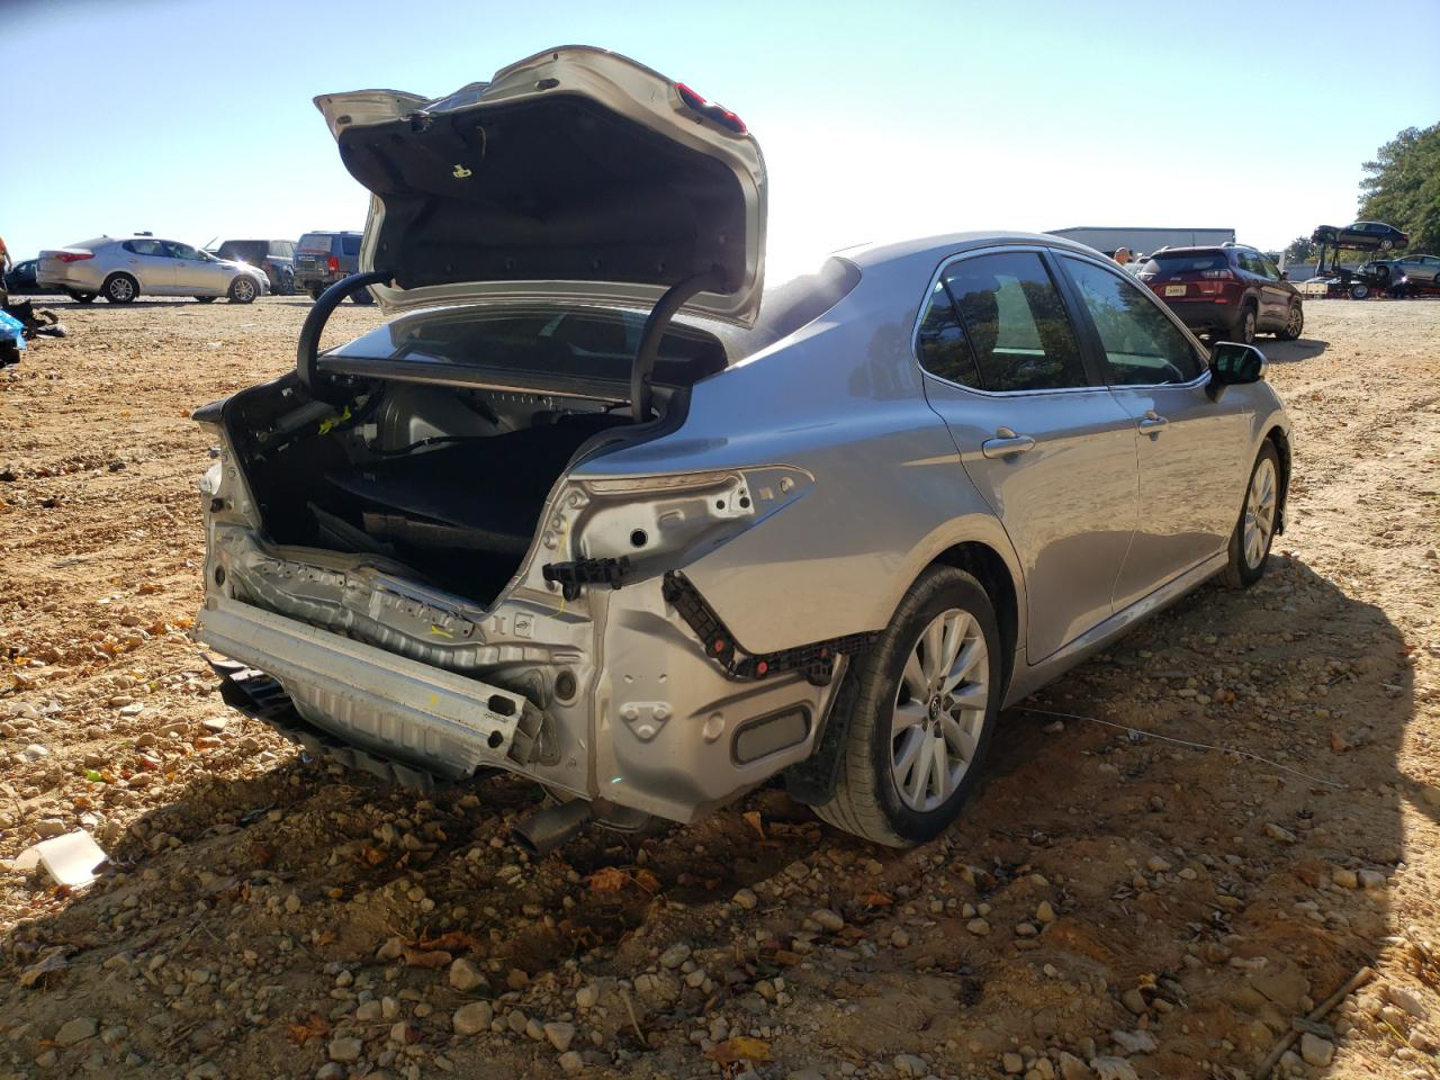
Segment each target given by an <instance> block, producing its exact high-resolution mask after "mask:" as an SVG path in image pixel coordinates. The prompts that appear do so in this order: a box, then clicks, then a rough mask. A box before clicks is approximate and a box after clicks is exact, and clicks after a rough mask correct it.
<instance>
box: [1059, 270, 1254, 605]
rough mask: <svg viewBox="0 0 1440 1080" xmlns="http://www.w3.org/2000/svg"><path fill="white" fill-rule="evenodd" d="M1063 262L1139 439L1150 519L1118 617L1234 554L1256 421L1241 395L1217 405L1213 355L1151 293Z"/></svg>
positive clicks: (1128, 572)
mask: <svg viewBox="0 0 1440 1080" xmlns="http://www.w3.org/2000/svg"><path fill="white" fill-rule="evenodd" d="M1060 263H1061V265H1062V266H1063V267H1064V268H1065V272H1066V275H1067V276H1068V278H1069V279H1070V281H1071V283H1072V284H1073V285H1074V291H1075V294H1076V296H1077V298H1078V306H1079V307H1081V308H1082V309H1083V310H1084V311H1085V313H1086V315H1087V316H1088V317H1089V322H1090V325H1089V326H1088V327H1087V328H1086V330H1087V332H1086V336H1087V338H1089V340H1090V342H1091V346H1092V348H1093V349H1094V351H1095V352H1096V353H1097V354H1098V355H1099V356H1100V357H1101V358H1102V363H1103V368H1104V373H1105V379H1106V381H1107V382H1108V383H1109V384H1110V387H1111V391H1112V393H1113V394H1114V397H1115V400H1116V401H1117V402H1118V403H1119V405H1120V406H1121V407H1122V408H1123V409H1124V410H1125V412H1126V413H1127V415H1129V416H1130V417H1131V423H1132V425H1133V426H1134V430H1135V432H1136V440H1137V444H1136V450H1137V455H1138V458H1139V469H1140V513H1139V522H1138V525H1137V527H1136V530H1135V538H1134V540H1133V541H1132V543H1131V545H1130V552H1129V554H1128V555H1127V556H1126V558H1125V563H1124V566H1123V568H1122V570H1121V572H1120V575H1119V577H1118V578H1117V579H1116V582H1115V595H1114V600H1115V609H1116V610H1117V611H1118V610H1120V609H1121V608H1124V607H1127V606H1128V605H1130V604H1132V603H1134V602H1135V601H1136V600H1139V599H1140V598H1142V597H1143V596H1145V595H1146V594H1147V593H1149V592H1151V591H1153V590H1154V589H1156V588H1157V587H1159V586H1160V585H1163V584H1165V583H1166V582H1168V581H1170V580H1172V579H1173V578H1175V577H1177V576H1178V575H1180V574H1182V573H1184V572H1185V571H1186V570H1189V569H1190V568H1191V567H1193V566H1196V565H1197V564H1199V563H1201V562H1204V561H1205V560H1206V559H1207V558H1209V557H1210V556H1212V555H1216V554H1219V553H1221V552H1223V551H1224V550H1225V547H1226V544H1227V543H1228V542H1229V539H1230V532H1231V530H1233V529H1234V528H1235V522H1236V520H1237V518H1238V517H1239V513H1240V501H1241V496H1242V494H1243V493H1244V483H1245V479H1246V478H1247V476H1248V474H1247V472H1246V470H1247V468H1248V465H1249V462H1248V461H1246V460H1244V459H1245V456H1246V454H1247V453H1248V451H1247V449H1246V448H1247V447H1248V446H1249V445H1250V439H1249V423H1250V420H1249V415H1248V413H1247V411H1246V409H1245V407H1244V406H1243V404H1242V403H1241V402H1240V401H1239V400H1238V395H1231V400H1230V401H1229V402H1228V403H1227V401H1226V400H1225V399H1224V398H1222V399H1221V400H1220V401H1219V402H1214V401H1211V400H1210V397H1209V395H1208V394H1207V393H1206V390H1205V388H1206V384H1207V383H1208V382H1209V379H1208V373H1207V361H1206V358H1205V357H1204V355H1203V354H1202V352H1201V351H1200V349H1199V348H1198V347H1197V346H1196V345H1195V344H1194V343H1193V342H1192V340H1191V339H1190V338H1189V336H1188V335H1186V334H1185V333H1184V332H1183V331H1182V330H1181V329H1180V327H1179V326H1178V325H1176V322H1175V320H1174V319H1173V318H1172V317H1171V316H1170V314H1169V313H1168V312H1167V311H1166V310H1165V309H1164V308H1162V307H1161V306H1160V304H1159V303H1157V302H1156V301H1155V299H1154V297H1153V296H1152V295H1151V293H1150V292H1149V290H1147V289H1143V288H1140V287H1138V286H1137V285H1135V284H1134V282H1132V281H1130V280H1128V278H1127V277H1126V275H1124V274H1120V273H1117V272H1116V271H1114V270H1112V269H1110V268H1109V267H1107V266H1104V265H1102V264H1101V263H1099V262H1096V261H1094V260H1090V259H1085V258H1081V257H1078V256H1071V255H1065V256H1062V257H1061V259H1060Z"/></svg>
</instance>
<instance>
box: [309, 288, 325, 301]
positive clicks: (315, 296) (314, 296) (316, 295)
mask: <svg viewBox="0 0 1440 1080" xmlns="http://www.w3.org/2000/svg"><path fill="white" fill-rule="evenodd" d="M305 291H306V292H308V293H309V294H310V299H311V300H319V299H320V295H321V294H322V293H323V292H324V291H325V286H324V285H311V286H309V287H308V288H307V289H306V290H305Z"/></svg>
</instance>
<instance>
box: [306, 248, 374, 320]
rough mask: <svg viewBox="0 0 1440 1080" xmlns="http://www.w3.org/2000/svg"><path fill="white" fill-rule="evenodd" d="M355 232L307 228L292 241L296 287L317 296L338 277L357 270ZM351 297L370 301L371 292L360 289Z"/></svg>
mask: <svg viewBox="0 0 1440 1080" xmlns="http://www.w3.org/2000/svg"><path fill="white" fill-rule="evenodd" d="M360 240H361V234H360V233H358V232H308V233H306V234H305V235H304V236H302V237H301V238H300V242H299V243H298V244H296V245H295V287H296V288H297V289H300V290H301V291H303V292H308V293H309V294H310V295H311V297H313V298H314V299H316V300H318V299H320V294H321V293H322V292H324V291H325V290H326V289H328V288H329V287H330V286H331V285H334V284H335V283H336V282H337V281H339V280H340V279H341V278H344V277H349V276H350V275H351V274H355V273H359V271H360ZM351 299H352V300H354V301H355V303H357V304H368V303H370V302H371V299H370V292H369V290H367V289H361V290H360V291H359V292H356V293H353V294H352V295H351Z"/></svg>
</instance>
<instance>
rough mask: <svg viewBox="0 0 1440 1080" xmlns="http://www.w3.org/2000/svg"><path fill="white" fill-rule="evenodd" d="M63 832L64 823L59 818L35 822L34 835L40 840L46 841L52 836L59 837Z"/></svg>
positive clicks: (42, 819)
mask: <svg viewBox="0 0 1440 1080" xmlns="http://www.w3.org/2000/svg"><path fill="white" fill-rule="evenodd" d="M64 831H65V823H64V822H63V821H61V820H60V819H59V818H41V819H40V820H39V821H37V822H35V835H36V836H39V837H40V838H41V839H42V840H48V839H49V838H50V837H52V836H59V835H60V834H61V833H63V832H64Z"/></svg>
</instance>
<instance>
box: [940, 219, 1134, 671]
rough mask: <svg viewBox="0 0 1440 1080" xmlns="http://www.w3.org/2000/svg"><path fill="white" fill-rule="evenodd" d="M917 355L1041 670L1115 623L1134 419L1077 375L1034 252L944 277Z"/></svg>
mask: <svg viewBox="0 0 1440 1080" xmlns="http://www.w3.org/2000/svg"><path fill="white" fill-rule="evenodd" d="M917 349H918V351H919V355H920V360H921V364H922V365H923V366H924V368H925V370H926V372H927V374H928V375H929V376H930V377H928V378H926V380H925V393H926V396H927V397H928V398H929V401H930V404H931V406H932V407H933V408H934V409H935V411H936V412H938V413H939V414H940V416H941V417H942V418H943V419H944V420H945V422H946V424H947V425H948V426H949V428H950V434H951V436H952V437H953V438H954V440H955V445H956V448H957V449H958V450H959V451H960V460H961V462H962V463H963V466H964V468H965V471H966V473H967V474H968V475H969V479H970V481H971V482H972V483H974V485H975V487H976V488H977V489H978V490H979V491H980V493H981V494H982V495H983V496H984V498H985V499H986V501H987V502H988V503H989V504H990V507H991V508H992V509H993V510H994V512H995V514H996V515H997V516H998V517H999V518H1000V520H1001V521H1002V522H1003V523H1004V526H1005V530H1006V532H1007V533H1008V534H1009V537H1010V541H1011V543H1012V544H1013V545H1014V547H1015V551H1016V553H1017V554H1018V555H1019V557H1020V561H1021V565H1022V567H1023V569H1024V573H1025V592H1026V614H1027V626H1028V630H1027V632H1026V640H1025V650H1026V659H1027V660H1028V662H1029V663H1032V664H1033V663H1038V662H1039V661H1041V660H1043V659H1044V658H1045V657H1047V656H1049V655H1050V654H1051V653H1053V652H1055V651H1056V650H1057V649H1059V648H1061V647H1062V646H1064V645H1065V644H1067V643H1068V642H1070V641H1073V640H1074V639H1075V638H1077V637H1079V636H1080V635H1081V634H1083V633H1085V631H1087V630H1089V629H1091V628H1092V627H1094V626H1095V625H1096V624H1097V623H1099V622H1102V621H1103V620H1104V619H1106V618H1108V617H1109V616H1110V614H1111V610H1112V608H1111V596H1112V593H1113V586H1114V583H1115V577H1116V575H1117V574H1118V573H1119V571H1120V567H1121V565H1122V564H1123V561H1124V558H1125V552H1126V550H1127V549H1128V548H1129V546H1130V539H1131V537H1132V535H1133V534H1134V531H1135V515H1136V511H1137V495H1136V479H1135V431H1134V427H1135V424H1134V420H1133V419H1131V417H1130V416H1129V415H1128V414H1127V413H1126V412H1125V410H1124V409H1122V408H1121V407H1120V406H1119V404H1118V403H1117V402H1116V401H1115V398H1114V396H1113V395H1112V394H1111V393H1110V391H1109V390H1108V389H1106V388H1105V387H1104V386H1103V385H1100V384H1099V382H1098V380H1094V379H1092V378H1091V377H1090V376H1089V374H1088V373H1087V370H1086V367H1085V364H1084V361H1083V359H1082V356H1081V352H1080V347H1079V342H1078V340H1077V337H1076V334H1075V329H1074V327H1073V326H1072V325H1071V321H1070V314H1069V313H1068V312H1067V311H1066V308H1065V305H1064V303H1063V302H1062V301H1061V298H1060V293H1059V291H1058V290H1057V288H1056V286H1055V283H1054V280H1053V279H1052V277H1051V273H1050V270H1049V269H1048V268H1047V262H1046V258H1045V257H1044V256H1043V255H1042V254H1041V252H1040V251H1039V250H1032V249H1015V248H1010V249H1003V250H999V251H991V252H986V253H980V254H976V255H968V256H962V257H960V258H959V259H957V260H955V261H954V262H952V263H950V264H949V265H948V266H946V267H945V268H944V270H943V271H942V272H941V274H940V277H939V279H938V280H937V281H936V282H935V285H934V287H933V291H932V294H931V296H930V298H929V300H928V301H927V308H926V313H925V315H924V316H923V318H922V321H921V325H920V329H919V334H918V340H917Z"/></svg>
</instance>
